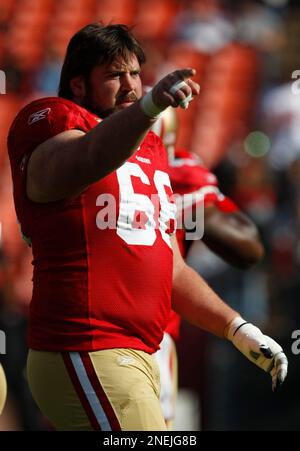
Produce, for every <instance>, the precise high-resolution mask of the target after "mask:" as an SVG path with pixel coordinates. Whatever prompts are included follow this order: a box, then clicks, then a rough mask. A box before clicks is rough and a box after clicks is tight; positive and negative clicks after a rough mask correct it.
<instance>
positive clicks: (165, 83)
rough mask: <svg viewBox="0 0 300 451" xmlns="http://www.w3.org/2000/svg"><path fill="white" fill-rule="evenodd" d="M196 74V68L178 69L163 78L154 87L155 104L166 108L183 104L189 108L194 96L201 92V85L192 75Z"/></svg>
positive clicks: (183, 106) (153, 97) (182, 105)
mask: <svg viewBox="0 0 300 451" xmlns="http://www.w3.org/2000/svg"><path fill="white" fill-rule="evenodd" d="M194 75H196V71H195V69H191V68H186V69H178V70H175V71H174V72H171V73H170V74H168V75H166V76H165V77H164V78H162V79H161V80H160V81H159V82H158V83H157V84H156V85H155V86H154V87H153V89H152V99H153V102H154V104H155V105H157V106H158V107H159V108H162V109H165V108H167V107H169V106H172V107H174V108H176V107H178V106H181V107H182V108H187V106H188V104H189V102H190V101H191V100H192V98H193V97H194V96H196V95H198V94H199V93H200V86H199V84H198V83H196V82H195V81H193V80H192V79H191V77H193V76H194Z"/></svg>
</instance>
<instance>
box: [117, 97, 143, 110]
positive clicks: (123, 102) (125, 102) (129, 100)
mask: <svg viewBox="0 0 300 451" xmlns="http://www.w3.org/2000/svg"><path fill="white" fill-rule="evenodd" d="M137 100H138V99H137V96H136V95H135V94H130V95H127V96H122V97H119V98H118V99H117V101H116V106H117V107H118V108H125V107H127V106H130V105H132V104H133V103H134V102H136V101H137Z"/></svg>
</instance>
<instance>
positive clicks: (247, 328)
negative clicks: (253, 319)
mask: <svg viewBox="0 0 300 451" xmlns="http://www.w3.org/2000/svg"><path fill="white" fill-rule="evenodd" d="M227 331H228V332H227V334H226V338H228V340H230V341H232V343H233V344H234V346H235V347H236V348H237V349H238V350H239V351H240V352H241V353H242V354H244V355H245V356H246V357H247V358H248V359H249V360H251V362H253V363H255V365H257V366H259V367H260V368H261V369H263V370H264V371H266V372H267V373H270V375H271V377H272V390H273V391H276V389H277V388H278V387H280V386H281V385H282V384H283V382H284V380H285V378H286V376H287V369H288V360H287V357H286V355H285V354H284V352H283V350H282V347H281V346H280V345H279V344H278V343H276V341H274V340H273V339H272V338H270V337H268V336H267V335H263V334H262V332H261V331H260V329H258V327H256V326H253V324H250V323H247V322H246V321H245V320H243V319H242V318H241V317H236V318H235V319H234V320H233V321H231V323H230V324H229V326H228V328H227Z"/></svg>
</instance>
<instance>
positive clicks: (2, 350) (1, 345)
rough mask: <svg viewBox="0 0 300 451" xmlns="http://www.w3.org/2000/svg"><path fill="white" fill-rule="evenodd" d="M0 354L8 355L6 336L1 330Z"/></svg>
mask: <svg viewBox="0 0 300 451" xmlns="http://www.w3.org/2000/svg"><path fill="white" fill-rule="evenodd" d="M0 354H6V335H5V332H3V330H0Z"/></svg>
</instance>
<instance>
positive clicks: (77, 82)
mask: <svg viewBox="0 0 300 451" xmlns="http://www.w3.org/2000/svg"><path fill="white" fill-rule="evenodd" d="M70 88H71V90H72V92H73V95H74V97H75V98H76V99H83V98H84V97H85V81H84V77H83V76H82V75H78V76H77V77H74V78H72V79H71V80H70Z"/></svg>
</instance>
